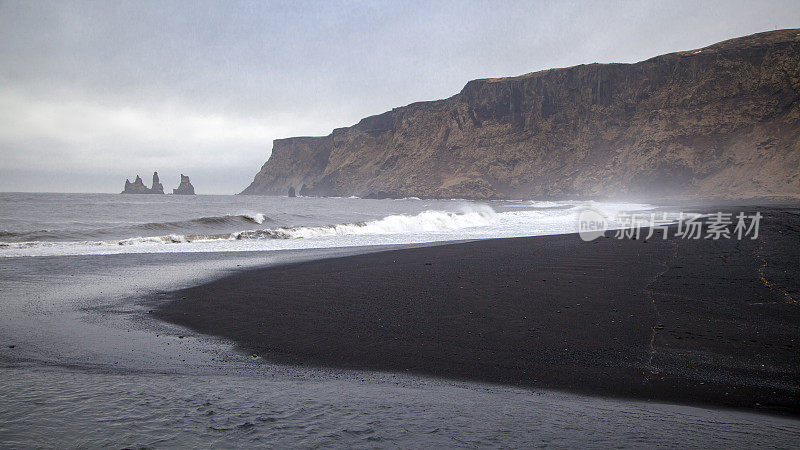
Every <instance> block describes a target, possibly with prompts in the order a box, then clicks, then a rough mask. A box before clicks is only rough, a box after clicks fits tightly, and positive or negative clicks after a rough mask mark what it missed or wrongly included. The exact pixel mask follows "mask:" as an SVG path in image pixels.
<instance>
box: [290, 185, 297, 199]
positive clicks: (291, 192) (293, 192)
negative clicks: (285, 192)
mask: <svg viewBox="0 0 800 450" xmlns="http://www.w3.org/2000/svg"><path fill="white" fill-rule="evenodd" d="M289 197H297V192H295V190H294V186H289Z"/></svg>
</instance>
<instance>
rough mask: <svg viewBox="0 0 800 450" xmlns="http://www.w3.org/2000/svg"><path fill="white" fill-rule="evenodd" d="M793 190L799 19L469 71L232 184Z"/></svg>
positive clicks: (305, 189)
mask: <svg viewBox="0 0 800 450" xmlns="http://www.w3.org/2000/svg"><path fill="white" fill-rule="evenodd" d="M289 187H294V188H295V189H298V190H299V192H300V193H301V194H303V195H322V196H350V195H357V196H361V197H366V196H379V197H385V196H388V197H408V196H417V197H444V198H453V197H457V198H548V197H551V198H558V197H561V198H563V197H576V196H579V197H607V196H629V197H644V196H649V197H720V198H748V197H760V196H789V197H800V29H796V30H780V31H774V32H767V33H760V34H756V35H752V36H747V37H743V38H738V39H732V40H729V41H725V42H721V43H719V44H715V45H712V46H709V47H706V48H703V49H697V50H691V51H684V52H677V53H671V54H667V55H662V56H658V57H655V58H652V59H649V60H646V61H642V62H639V63H635V64H589V65H580V66H576V67H570V68H565V69H551V70H545V71H541V72H535V73H530V74H527V75H522V76H518V77H511V78H496V79H483V80H473V81H470V82H469V83H467V85H466V86H465V87H464V89H463V90H462V91H461V92H460V93H458V94H456V95H454V96H452V97H450V98H448V99H445V100H438V101H431V102H421V103H414V104H411V105H408V106H405V107H401V108H395V109H393V110H391V111H389V112H386V113H383V114H380V115H377V116H372V117H367V118H365V119H363V120H361V121H360V122H359V123H358V124H356V125H354V126H352V127H348V128H339V129H336V130H334V131H333V133H331V134H330V135H328V136H325V137H300V138H290V139H278V140H275V141H274V143H273V151H272V155H271V157H270V159H269V160H268V161H267V162H266V163H265V164H264V166H263V167H262V168H261V171H260V172H259V173H258V174H257V175H256V177H255V179H254V180H253V183H252V184H251V185H250V186H249V187H247V189H245V190H244V192H242V193H243V194H278V195H286V193H287V192H288V190H289Z"/></svg>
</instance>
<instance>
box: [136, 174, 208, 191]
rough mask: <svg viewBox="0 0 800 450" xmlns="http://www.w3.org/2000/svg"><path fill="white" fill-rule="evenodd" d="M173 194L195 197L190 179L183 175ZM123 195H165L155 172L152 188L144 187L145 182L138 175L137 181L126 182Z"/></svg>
mask: <svg viewBox="0 0 800 450" xmlns="http://www.w3.org/2000/svg"><path fill="white" fill-rule="evenodd" d="M172 193H173V194H175V195H195V194H194V186H192V183H191V181H189V177H187V176H186V175H184V174H181V182H180V185H178V188H177V189H173V190H172ZM121 194H162V195H163V194H164V186H163V185H162V184H161V182H160V181H159V179H158V172H153V185H152V187H147V186H145V185H144V181H142V177H140V176H139V175H136V179H135V180H134V181H133V183H131V181H130V180H128V179H126V180H125V189H123V190H122V192H121Z"/></svg>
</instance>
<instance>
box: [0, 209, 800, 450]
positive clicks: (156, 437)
mask: <svg viewBox="0 0 800 450" xmlns="http://www.w3.org/2000/svg"><path fill="white" fill-rule="evenodd" d="M4 195H5V194H4ZM15 195H27V194H15ZM37 195H38V194H37ZM92 195H95V194H92ZM12 197H13V196H12ZM106 197H109V198H106ZM106 197H103V196H100V197H98V198H101V199H105V200H103V201H108V202H111V201H112V199H110V197H111V196H106ZM13 198H15V199H17V200H19V197H13ZM58 198H59V199H60V201H61V203H66V204H69V201H74V203H73V204H72V211H70V212H67V211H66V210H68V209H70V208H68V207H66V206H64V207H63V210H64V211H63V217H62V218H61V219H59V220H61V221H62V222H70V223H72V222H77V219H76V217H78V216H82V217H83V219H81V220H82V222H81V223H82V224H83V225H80V226H78V225H74V227H75V228H80V227H83V228H84V229H83V231H80V233H83V235H82V236H81V237H79V238H76V237H74V236H73V237H72V238H71V239H80V241H68V240H66V238H65V237H63V236H62V237H60V238H58V239H55V238H53V239H51V241H53V242H55V243H56V245H55V246H52V247H46V246H45V245H42V246H41V247H42V248H50V249H52V248H55V249H57V250H58V251H57V252H56V251H51V252H50V253H47V252H42V253H41V256H34V255H35V254H39V253H35V252H33V253H23V254H24V256H13V255H12V253H13V252H12V251H11V250H8V249H6V250H7V253H6V254H4V255H3V256H5V257H3V258H0V380H2V383H0V446H2V447H31V446H43V447H77V446H80V447H99V446H110V447H139V446H146V447H177V446H181V447H188V446H193V447H208V446H220V447H252V446H275V447H284V446H287V445H300V446H335V447H353V446H355V447H374V446H381V445H383V446H399V447H422V446H447V447H450V446H479V445H480V446H514V447H519V446H531V445H553V446H571V447H574V446H587V447H609V446H652V445H664V446H680V447H686V446H691V447H729V446H736V447H739V446H745V445H747V446H751V445H752V446H755V445H758V446H777V447H792V446H793V445H794V444H796V442H798V440H800V422H798V421H797V420H794V419H790V418H784V417H776V416H771V415H762V414H752V413H747V412H740V411H732V410H717V409H707V408H697V407H688V406H678V405H667V404H657V403H647V402H640V401H631V400H621V399H600V398H593V397H585V396H579V395H573V394H565V393H556V392H549V391H542V390H526V389H516V388H509V387H502V386H493V385H486V384H480V383H465V382H455V381H448V380H438V379H431V378H425V377H417V376H411V375H407V374H386V373H373V372H359V371H347V370H335V369H315V368H305V367H297V366H285V365H279V364H273V363H270V362H268V361H264V360H262V359H260V358H253V357H252V356H250V355H247V354H244V353H242V352H240V351H238V350H237V349H236V348H234V347H233V345H232V344H231V343H229V342H227V341H224V340H221V339H217V338H213V337H209V336H203V335H198V334H197V333H194V332H191V331H188V330H185V329H181V328H179V327H176V326H173V325H170V324H166V323H162V322H159V321H157V320H154V319H152V318H151V317H150V315H149V314H148V310H149V309H152V308H153V302H158V301H159V300H158V299H159V294H160V293H161V292H164V291H169V290H174V289H179V288H183V287H187V286H191V285H194V284H197V283H200V282H202V281H205V280H208V279H210V278H215V277H219V276H223V275H225V274H228V273H231V272H232V271H236V270H241V269H243V268H247V267H255V266H264V265H272V264H284V263H290V262H295V261H303V260H309V259H317V258H322V257H330V256H342V255H347V254H354V253H363V252H368V251H379V250H384V249H388V248H393V247H392V246H387V245H389V244H402V245H411V244H412V243H414V242H430V241H437V240H438V241H441V240H449V239H453V238H454V237H459V236H462V237H464V238H478V237H479V236H485V235H486V233H488V232H489V231H487V230H489V229H490V228H491V227H494V228H493V230H494V231H495V232H497V231H498V230H502V229H503V226H505V225H502V223H500V222H492V223H490V224H488V225H486V224H484V225H481V224H477V225H475V224H473V225H469V226H463V228H453V227H455V226H456V225H453V224H454V223H457V222H458V221H459V220H461V218H456V219H454V220H452V221H447V220H445V221H444V222H441V221H438V222H437V220H433V221H432V222H431V223H439V224H440V225H441V224H444V225H441V226H440V228H439V229H436V230H434V231H430V230H428V231H425V230H417V231H414V230H413V229H412V230H409V229H405V230H401V232H395V233H389V232H386V229H381V228H380V227H378V229H376V228H375V227H373V228H372V229H371V232H372V234H369V233H363V231H364V229H363V227H361V226H359V225H356V226H355V227H350V228H347V227H344V228H341V230H342V233H343V234H341V235H340V234H333V235H325V236H318V237H311V238H306V237H303V238H283V239H263V241H266V242H268V243H270V242H278V241H280V242H301V241H304V240H305V241H306V242H311V243H312V244H311V245H309V246H305V247H304V246H302V245H299V246H298V245H295V246H291V245H290V246H288V247H286V248H273V247H269V246H265V247H263V248H260V247H259V251H243V250H245V249H246V248H247V247H241V248H228V249H229V250H231V249H232V250H237V251H229V252H217V251H209V250H207V249H206V250H202V251H199V252H198V251H193V250H180V251H168V252H165V251H161V249H162V248H180V249H186V248H190V247H191V246H192V245H194V244H195V243H177V244H175V245H173V246H172V247H171V244H167V243H150V244H146V243H145V244H141V245H139V244H137V245H130V246H121V245H118V244H117V245H116V247H122V250H121V251H117V252H116V253H115V252H111V253H115V254H104V252H95V253H92V252H88V253H89V254H87V252H84V251H83V250H80V251H75V248H76V247H69V245H68V244H64V243H66V242H83V240H86V239H95V238H98V236H97V235H99V234H102V233H106V231H98V230H107V229H109V228H108V227H107V225H108V224H109V223H111V222H125V221H126V220H127V221H128V223H127V224H126V225H124V227H127V228H126V231H125V232H124V233H123V234H121V235H119V236H115V238H120V237H122V238H124V237H125V233H129V232H130V229H131V228H132V227H134V228H135V227H137V226H140V225H142V224H148V223H149V224H152V223H156V222H157V221H156V222H154V220H156V219H154V218H153V217H150V216H147V215H146V214H145V216H142V217H131V218H128V219H125V218H124V217H116V218H114V217H109V215H108V214H106V215H102V214H101V215H98V216H92V215H91V211H90V210H91V208H94V207H95V206H96V205H94V206H91V207H89V206H87V207H86V208H88V209H85V210H83V211H81V210H80V208H81V206H79V205H80V204H81V202H88V203H91V202H92V198H91V196H89V197H82V196H76V197H74V198H73V200H69V201H67V200H65V198H72V197H69V196H67V197H63V196H62V197H58ZM87 198H89V200H87ZM116 198H119V196H118V197H116ZM75 199H77V200H75ZM96 199H97V198H95V200H96ZM6 200H8V197H6ZM223 200H224V199H223ZM286 200H287V199H276V198H266V199H265V200H263V199H262V200H259V199H243V200H239V197H230V200H229V201H228V203H229V204H230V205H233V206H230V205H229V206H223V204H224V203H225V202H224V201H222V200H219V199H200V201H201V202H206V201H207V202H210V203H212V204H214V205H216V206H213V207H210V206H203V207H198V208H199V209H198V210H192V211H193V212H192V214H193V215H192V217H195V216H199V217H223V215H224V214H227V212H226V211H228V212H230V214H234V215H236V211H239V210H241V209H242V207H241V206H242V205H241V204H237V203H236V202H237V201H244V202H256V203H258V202H259V201H261V202H267V203H269V202H273V203H272V204H273V205H280V204H281V203H280V202H285V201H286ZM306 200H307V201H308V202H309V203H305V205H306V207H308V208H307V209H309V210H311V209H313V208H311V207H310V206H309V205H312V204H317V205H318V206H317V207H316V208H317V211H318V212H317V213H316V214H317V216H316V217H315V218H308V220H309V222H308V223H305V224H301V223H294V224H293V225H291V226H292V227H294V228H295V229H297V228H299V227H312V228H314V227H317V228H314V229H323V228H319V227H321V226H322V225H325V224H336V223H345V224H346V223H355V222H354V221H356V219H358V215H359V214H362V215H363V216H364V217H363V218H365V219H366V217H367V215H368V214H372V215H373V216H377V217H378V219H376V220H380V218H382V217H387V216H392V215H394V216H402V217H405V218H406V219H407V218H409V217H412V218H413V217H417V216H419V214H420V213H422V212H424V211H427V210H430V206H431V205H430V204H425V203H424V202H423V201H420V200H404V201H395V200H386V201H372V202H376V203H373V204H372V206H370V204H369V203H365V204H362V203H360V202H368V201H366V200H364V201H361V200H358V201H355V200H353V199H349V200H348V201H353V202H354V203H353V207H352V208H351V210H347V211H345V212H340V213H339V214H341V215H342V216H341V217H340V218H339V219H337V218H335V217H333V215H332V214H333V213H330V212H329V213H325V214H328V215H327V216H325V217H323V216H324V214H322V213H319V211H320V210H329V211H335V210H337V208H340V207H341V204H342V203H341V202H343V201H345V200H346V199H333V200H330V201H329V203H328V204H327V206H325V205H324V203H325V200H324V199H304V200H302V201H306ZM20 201H22V200H20ZM122 201H123V203H125V202H132V201H134V200H131V199H127V198H124V199H123V200H122ZM137 201H140V200H137ZM141 201H142V202H145V204H147V205H150V206H148V208H150V207H152V204H153V203H158V202H168V201H171V200H170V199H166V200H164V199H162V200H158V199H155V200H149V199H143V200H141ZM178 201H184V200H178ZM36 202H38V203H36ZM47 202H51V203H53V204H56V203H58V201H56V200H54V199H53V198H49V200H47V201H45V198H44V197H39V198H38V200H35V201H34V203H35V204H34V205H33V207H32V209H31V211H30V212H29V213H28V215H25V214H22V213H14V214H9V213H8V212H7V211H3V214H4V217H5V218H6V219H7V218H8V217H15V219H14V220H17V221H18V223H17V225H19V227H20V228H26V227H27V228H37V227H40V228H39V229H57V228H58V227H57V226H55V225H54V224H49V225H48V224H46V223H44V222H40V223H39V222H36V221H37V220H38V221H46V220H52V221H53V222H57V221H58V220H56V219H47V217H50V216H48V215H47V214H45V212H46V211H45V210H46V209H47V208H46V207H45V206H43V205H44V204H45V203H47ZM460 203H463V202H460ZM126 204H127V203H126ZM575 204H576V202H563V203H557V202H556V203H551V204H548V203H539V204H535V203H532V202H516V204H514V203H512V202H507V203H498V204H491V205H489V207H490V208H491V209H492V211H493V212H494V214H504V213H506V212H508V213H512V212H514V211H516V210H528V211H534V210H535V209H542V210H544V211H551V212H552V214H549V215H548V214H546V215H543V216H541V217H540V218H542V221H541V224H542V225H541V227H540V228H538V230H540V231H541V230H546V229H548V230H550V231H553V230H555V228H547V227H555V226H556V225H558V224H559V223H561V224H562V225H565V224H567V223H568V221H572V220H574V219H573V218H572V217H571V216H565V215H563V213H561V212H557V211H564V210H567V209H569V208H573V207H575ZM319 205H323V206H319ZM394 205H397V206H394ZM195 206H196V205H195ZM261 206H264V205H263V204H262V205H261ZM459 207H462V206H458V205H457V204H456V202H453V203H448V202H442V203H441V204H438V203H437V205H436V208H438V209H437V211H445V212H446V213H451V214H463V213H459V212H457V211H456V208H459ZM628 207H629V208H632V209H636V208H641V207H643V206H642V205H632V206H628ZM20 208H22V207H20ZM126 208H128V206H122V207H120V209H121V210H123V211H124V210H126ZM130 208H135V207H132V206H131V207H130ZM153 208H154V209H156V210H158V208H157V207H153ZM181 208H182V207H176V206H175V205H172V206H170V207H164V208H163V210H161V211H160V212H158V214H157V215H159V216H161V219H160V220H161V222H159V223H161V225H157V226H156V227H161V226H163V223H168V222H170V223H171V222H175V220H174V218H175V216H176V215H179V213H180V214H184V213H185V211H180V210H181ZM214 208H217V209H214ZM225 208H228V209H225ZM447 208H451V209H452V211H448V210H447ZM622 208H625V206H623V207H622ZM144 209H146V208H144V207H143V210H144ZM203 209H205V212H203ZM264 209H266V207H264V208H255V206H254V207H253V210H254V211H251V212H255V210H264ZM286 209H291V208H286ZM474 209H476V210H478V209H480V208H478V207H476V208H474ZM169 210H171V211H172V212H169ZM239 212H244V211H239ZM534 212H535V211H534ZM150 213H152V214H156V213H155V212H153V211H151V212H150ZM150 213H147V214H150ZM263 213H264V214H267V215H269V213H268V212H267V211H263ZM446 213H444V214H443V215H442V216H440V217H439V218H448V217H450V218H452V217H451V216H448V214H446ZM125 214H127V213H125ZM292 214H299V212H297V211H295V212H293V213H292ZM272 215H273V216H277V214H274V213H273V214H272ZM306 215H309V216H313V215H314V214H313V213H310V211H309V214H306ZM508 217H515V216H514V215H513V214H512V215H510V216H508ZM530 217H534V215H531V216H530ZM112 219H113V220H112ZM4 220H5V219H4ZM26 220H27V221H28V222H29V224H28V225H25V226H22V225H20V223H21V222H22V221H26ZM241 220H244V219H234V223H232V224H230V223H228V224H225V225H224V226H222V225H219V224H217V225H212V226H213V227H221V228H220V229H217V230H216V231H219V232H234V231H235V228H234V227H238V226H239V225H241V224H240V223H238V222H236V221H241ZM548 221H549V222H548ZM201 222H202V221H201ZM396 222H397V223H400V224H405V225H408V224H409V223H412V225H413V224H414V223H415V222H414V221H413V220H412V221H408V220H405V219H403V220H397V221H396ZM2 223H4V225H2V226H4V227H6V228H8V226H9V225H8V224H9V223H10V222H9V221H8V220H7V221H6V222H2ZM131 223H134V224H133V225H131ZM31 224H32V225H31ZM137 224H138V225H137ZM382 224H383V225H387V223H385V222H384V223H382ZM530 224H533V222H530ZM548 224H549V225H548ZM253 225H255V224H253ZM461 225H465V224H463V223H462V224H461ZM467 225H468V224H467ZM517 225H519V223H517ZM71 226H73V225H71ZM148 226H150V225H148ZM169 226H170V227H172V226H176V225H169ZM179 226H180V227H195V226H196V225H194V224H192V225H179ZM200 226H201V227H203V226H206V225H200ZM286 226H289V225H286ZM413 226H417V225H413ZM481 227H484V228H481ZM486 227H489V228H486ZM0 228H2V227H0ZM111 228H113V227H111ZM412 228H413V227H412ZM324 229H328V228H324ZM353 229H355V230H356V231H357V232H361V233H362V234H358V233H356V234H351V235H347V233H348V232H351V231H352V230H353ZM470 229H471V230H472V231H473V232H474V233H473V234H472V235H470V234H469V230H470ZM476 229H477V230H478V231H476ZM87 230H88V231H87ZM535 230H536V229H535V228H533V227H532V228H528V229H521V230H517V231H518V232H526V233H531V232H533V231H535ZM117 231H119V229H117ZM194 231H199V230H197V229H195V230H194ZM75 233H77V232H75ZM92 233H95V234H97V235H92ZM415 233H416V234H415ZM426 233H428V234H426ZM431 233H433V234H431ZM481 233H483V234H481ZM534 234H535V233H534ZM544 234H547V233H544ZM348 236H350V237H353V236H355V237H354V238H353V239H352V240H351V241H345V242H347V243H346V244H345V245H341V243H340V242H341V241H337V239H340V238H342V237H344V238H346V239H347V237H348ZM363 236H368V237H370V239H373V240H372V241H370V239H366V240H364V239H361V237H363ZM392 236H394V238H393V239H388V238H387V237H392ZM398 236H406V237H408V236H416V238H413V239H408V238H404V239H405V240H403V239H399V238H397V237H398ZM431 237H438V239H431ZM445 238H446V239H445ZM103 239H105V238H103ZM314 239H316V240H314ZM2 240H4V239H0V241H2ZM253 241H254V242H257V243H258V245H261V243H260V241H259V240H257V239H253ZM398 241H399V242H398ZM8 242H16V243H19V242H21V241H19V242H18V241H11V240H9V241H8ZM224 242H225V243H226V244H225V245H227V243H228V242H233V241H224ZM326 242H327V243H328V244H330V245H325V243H326ZM375 242H379V243H381V244H385V245H379V246H371V247H363V246H359V245H368V244H370V243H375ZM233 244H234V245H235V242H234V243H233ZM81 245H83V244H81ZM197 245H198V246H200V247H202V246H203V245H205V244H203V243H197ZM34 247H35V246H31V247H29V248H34ZM109 247H113V246H109ZM116 247H114V248H116ZM81 248H82V247H81ZM226 248H227V247H226ZM65 249H66V250H65ZM131 249H132V250H131ZM23 250H24V249H23ZM98 253H99V254H98ZM10 346H13V348H11V347H10Z"/></svg>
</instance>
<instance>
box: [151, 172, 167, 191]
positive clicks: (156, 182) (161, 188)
mask: <svg viewBox="0 0 800 450" xmlns="http://www.w3.org/2000/svg"><path fill="white" fill-rule="evenodd" d="M150 191H151V192H150V193H151V194H163V193H164V186H163V185H162V184H161V183H160V182H159V180H158V172H153V187H151V188H150Z"/></svg>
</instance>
